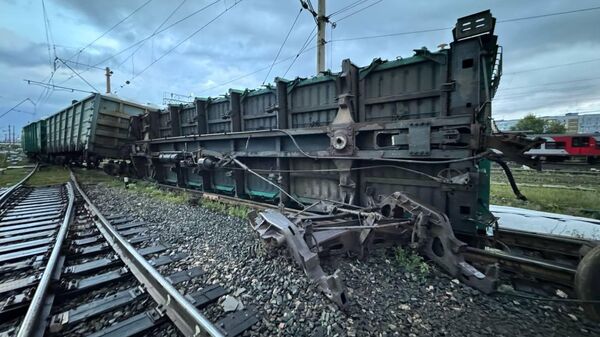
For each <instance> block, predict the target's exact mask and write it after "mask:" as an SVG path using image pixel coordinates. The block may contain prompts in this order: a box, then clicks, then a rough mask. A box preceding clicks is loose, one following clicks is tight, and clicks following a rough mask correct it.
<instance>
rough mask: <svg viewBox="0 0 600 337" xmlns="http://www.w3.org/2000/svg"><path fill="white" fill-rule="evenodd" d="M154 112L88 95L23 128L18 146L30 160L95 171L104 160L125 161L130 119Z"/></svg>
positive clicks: (106, 96) (152, 109)
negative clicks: (67, 164)
mask: <svg viewBox="0 0 600 337" xmlns="http://www.w3.org/2000/svg"><path fill="white" fill-rule="evenodd" d="M155 110H157V109H156V108H153V107H150V106H146V105H142V104H137V103H133V102H130V101H126V100H123V99H120V98H118V97H116V96H113V95H102V94H92V95H90V96H88V97H86V98H84V99H82V100H81V101H73V102H71V105H69V106H68V107H66V108H64V109H62V110H60V111H59V112H56V113H54V114H52V115H50V117H48V118H45V119H42V120H39V121H36V122H33V123H30V124H28V125H26V126H25V127H24V128H23V131H22V132H21V145H22V147H23V151H24V152H25V154H27V155H28V156H29V157H31V158H36V159H38V160H45V161H49V162H53V163H69V164H83V163H85V164H87V165H88V166H89V167H96V166H98V164H99V162H100V161H101V160H102V159H105V158H111V159H126V158H128V156H129V153H128V150H129V148H130V144H131V143H132V142H133V141H134V140H135V138H134V137H132V136H131V134H130V121H131V117H132V116H137V115H141V114H145V113H148V112H150V111H155Z"/></svg>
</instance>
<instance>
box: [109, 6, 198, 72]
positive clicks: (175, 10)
mask: <svg viewBox="0 0 600 337" xmlns="http://www.w3.org/2000/svg"><path fill="white" fill-rule="evenodd" d="M186 1H187V0H182V1H181V2H180V3H179V5H178V6H176V7H175V8H174V9H173V10H172V11H171V13H169V15H168V16H167V17H166V18H165V19H164V20H163V21H162V22H161V23H160V25H158V27H156V29H155V30H154V31H153V32H152V34H156V32H158V30H159V29H161V28H162V27H163V26H164V25H165V24H166V23H167V22H168V21H169V20H170V19H171V18H172V17H173V15H175V13H176V12H177V11H178V10H179V9H180V8H181V7H182V6H183V4H185V2H186ZM145 43H146V41H144V42H142V43H141V44H140V45H139V46H138V47H137V48H136V49H135V50H134V51H133V52H132V53H131V54H129V56H127V57H125V59H124V60H123V62H121V63H119V64H118V65H117V68H119V67H120V66H122V65H123V64H124V63H125V62H127V60H128V59H129V58H133V56H134V55H135V54H136V53H137V52H138V51H139V50H140V49H141V48H142V47H143V46H144V44H145ZM132 62H133V60H132Z"/></svg>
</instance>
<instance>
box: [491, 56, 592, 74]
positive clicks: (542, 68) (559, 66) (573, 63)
mask: <svg viewBox="0 0 600 337" xmlns="http://www.w3.org/2000/svg"><path fill="white" fill-rule="evenodd" d="M598 61H600V57H599V58H593V59H587V60H581V61H575V62H567V63H559V64H552V65H549V66H544V67H537V68H529V69H525V70H519V71H512V72H505V73H502V76H505V75H517V74H523V73H529V72H532V71H538V70H546V69H554V68H561V67H567V66H573V65H577V64H584V63H592V62H598Z"/></svg>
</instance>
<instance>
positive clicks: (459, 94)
mask: <svg viewBox="0 0 600 337" xmlns="http://www.w3.org/2000/svg"><path fill="white" fill-rule="evenodd" d="M488 14H489V13H488ZM485 19H486V20H488V21H487V25H488V26H486V29H487V30H480V31H481V34H483V35H477V34H475V35H469V34H467V33H465V32H462V31H460V30H456V31H455V37H456V39H455V41H454V42H453V43H452V44H451V46H450V48H449V49H444V50H440V51H436V52H431V51H428V50H427V49H418V50H416V51H415V55H414V56H412V57H410V58H405V59H398V60H393V61H383V60H380V59H376V60H374V61H373V62H372V63H371V64H370V65H368V66H365V67H357V66H356V65H354V64H353V63H352V62H351V61H350V60H345V61H344V62H343V64H342V72H340V73H336V74H324V75H319V76H316V77H313V78H309V79H295V80H291V81H290V80H285V79H277V80H276V85H275V86H272V87H269V88H267V89H260V90H245V91H239V90H230V91H229V92H228V93H227V94H226V95H225V96H223V97H219V98H216V99H214V98H198V99H196V101H195V102H194V103H193V104H188V105H181V106H171V107H170V108H169V109H168V110H166V111H164V112H151V113H149V114H148V115H146V116H145V117H144V118H143V122H142V123H140V125H143V126H142V128H143V130H144V131H145V132H142V131H140V132H139V133H138V134H139V135H140V137H139V138H138V139H139V140H140V141H138V143H137V150H136V152H137V153H136V155H135V157H134V161H135V162H136V167H137V168H138V171H139V173H140V174H141V175H146V176H151V177H153V178H155V179H156V180H157V181H159V182H164V183H169V184H174V185H178V186H183V187H189V188H196V189H200V190H205V191H215V192H223V193H229V194H231V195H236V196H238V197H244V198H258V199H262V200H267V201H271V202H275V203H277V202H280V201H281V202H283V203H284V204H286V205H290V206H298V203H300V204H302V205H306V204H311V203H314V202H315V201H317V200H324V199H326V200H332V201H336V202H342V203H346V204H352V205H356V206H362V207H366V206H369V205H370V204H372V202H374V201H375V200H377V198H378V196H379V195H387V194H390V193H392V192H394V191H396V190H403V191H407V192H410V193H412V194H414V195H415V196H417V197H419V198H420V199H421V200H423V201H424V202H426V203H428V204H431V205H434V206H435V207H437V208H439V209H440V210H443V211H444V212H445V213H447V214H448V216H449V217H450V218H451V220H452V222H453V224H454V226H455V228H456V229H457V230H458V231H464V232H469V233H475V232H477V231H483V230H484V229H485V225H486V224H487V221H490V217H489V212H488V211H487V204H488V190H489V183H488V180H489V179H488V178H489V177H488V174H489V173H488V170H487V162H486V160H485V159H484V158H483V156H482V155H481V154H482V153H484V152H485V151H486V150H487V144H486V135H488V134H489V133H490V131H489V130H490V125H489V123H490V122H489V121H490V114H491V105H490V104H489V100H491V97H492V95H493V91H494V90H495V87H496V86H497V83H498V76H499V73H498V72H495V71H494V69H496V70H497V69H498V67H497V66H498V62H499V58H500V56H499V55H500V54H499V53H498V46H497V44H496V36H495V35H493V33H492V29H493V19H492V18H491V16H487V17H485ZM194 108H195V112H191V111H193V110H194ZM184 112H185V114H186V115H187V116H192V117H191V118H190V117H185V118H186V119H187V120H186V121H184V118H182V116H184ZM167 115H168V117H167ZM162 120H169V121H170V123H169V124H167V123H164V122H162ZM190 121H193V122H191V123H190ZM142 134H143V136H142ZM144 139H145V140H144ZM212 152H215V153H219V154H221V155H223V156H227V157H229V158H235V159H236V160H239V161H240V162H241V163H243V164H244V165H245V166H247V167H248V169H249V170H253V171H255V172H256V173H259V175H260V177H259V176H258V175H256V174H252V173H250V172H248V170H246V169H244V168H243V167H240V166H239V165H229V166H227V165H222V164H218V165H217V161H218V162H221V163H222V162H223V161H227V159H222V158H221V159H219V158H216V157H215V156H214V155H213V154H210V153H212ZM229 161H231V160H229ZM188 164H190V165H188ZM263 178H264V179H267V180H268V181H275V182H277V184H278V185H279V186H281V187H282V189H283V190H284V191H285V192H286V193H282V191H280V190H278V189H277V188H275V187H274V186H273V185H271V184H270V183H267V182H265V180H264V179H263ZM458 182H460V183H458ZM286 194H289V195H286Z"/></svg>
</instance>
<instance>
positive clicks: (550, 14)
mask: <svg viewBox="0 0 600 337" xmlns="http://www.w3.org/2000/svg"><path fill="white" fill-rule="evenodd" d="M599 9H600V6H598V7H588V8H580V9H574V10H570V11H564V12H554V13H548V14H540V15H532V16H524V17H520V18H513V19H504V20H498V21H497V22H515V21H523V20H531V19H539V18H547V17H550V16H557V15H565V14H573V13H582V12H589V11H595V10H599Z"/></svg>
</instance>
